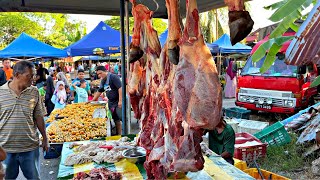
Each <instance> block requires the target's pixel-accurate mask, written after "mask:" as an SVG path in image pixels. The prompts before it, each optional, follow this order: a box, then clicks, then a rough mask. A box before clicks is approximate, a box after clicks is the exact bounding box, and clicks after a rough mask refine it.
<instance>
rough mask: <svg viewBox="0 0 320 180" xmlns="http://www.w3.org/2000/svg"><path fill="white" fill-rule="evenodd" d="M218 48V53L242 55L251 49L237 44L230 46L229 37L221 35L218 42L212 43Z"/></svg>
mask: <svg viewBox="0 0 320 180" xmlns="http://www.w3.org/2000/svg"><path fill="white" fill-rule="evenodd" d="M213 44H217V45H218V46H219V50H220V53H244V54H249V53H250V52H251V49H252V48H251V47H250V46H247V45H243V44H241V43H237V44H235V45H234V46H232V45H231V41H230V36H229V35H227V34H224V35H222V36H221V37H220V38H219V39H218V40H216V41H215V42H213Z"/></svg>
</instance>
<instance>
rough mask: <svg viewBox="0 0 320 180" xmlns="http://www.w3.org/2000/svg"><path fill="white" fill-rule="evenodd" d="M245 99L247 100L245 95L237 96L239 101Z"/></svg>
mask: <svg viewBox="0 0 320 180" xmlns="http://www.w3.org/2000/svg"><path fill="white" fill-rule="evenodd" d="M246 100H247V97H246V96H243V95H240V96H239V101H241V102H245V101H246Z"/></svg>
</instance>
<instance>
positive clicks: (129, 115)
mask: <svg viewBox="0 0 320 180" xmlns="http://www.w3.org/2000/svg"><path fill="white" fill-rule="evenodd" d="M125 3H126V4H125V10H126V33H127V34H126V50H127V51H126V55H127V61H126V62H125V61H124V62H122V63H123V64H126V66H127V75H128V76H129V73H130V63H129V43H130V42H129V38H130V29H129V26H130V20H129V1H128V0H126V2H125ZM122 63H121V64H122ZM127 116H128V119H127V133H128V134H131V103H130V98H129V96H128V99H127Z"/></svg>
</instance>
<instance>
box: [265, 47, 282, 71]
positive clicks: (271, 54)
mask: <svg viewBox="0 0 320 180" xmlns="http://www.w3.org/2000/svg"><path fill="white" fill-rule="evenodd" d="M281 47H282V46H281V45H278V44H277V43H274V44H272V46H271V47H270V50H269V52H268V54H267V57H266V59H265V60H264V63H263V65H262V67H261V68H260V72H261V73H265V72H266V71H267V70H268V69H269V68H270V67H271V66H272V64H273V62H274V61H275V60H276V55H277V53H278V52H279V50H280V49H281Z"/></svg>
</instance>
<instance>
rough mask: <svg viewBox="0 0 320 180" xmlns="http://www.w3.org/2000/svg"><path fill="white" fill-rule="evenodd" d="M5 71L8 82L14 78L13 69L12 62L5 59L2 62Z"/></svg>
mask: <svg viewBox="0 0 320 180" xmlns="http://www.w3.org/2000/svg"><path fill="white" fill-rule="evenodd" d="M2 64H3V71H4V72H5V73H6V78H7V81H8V80H9V79H11V78H12V74H13V69H12V68H11V61H10V60H9V59H5V60H3V61H2Z"/></svg>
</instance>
